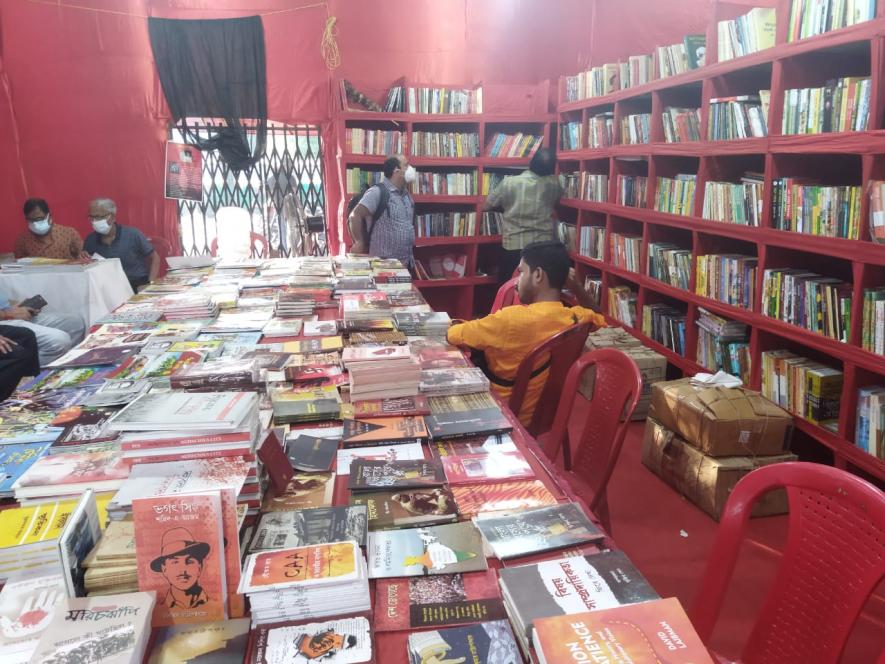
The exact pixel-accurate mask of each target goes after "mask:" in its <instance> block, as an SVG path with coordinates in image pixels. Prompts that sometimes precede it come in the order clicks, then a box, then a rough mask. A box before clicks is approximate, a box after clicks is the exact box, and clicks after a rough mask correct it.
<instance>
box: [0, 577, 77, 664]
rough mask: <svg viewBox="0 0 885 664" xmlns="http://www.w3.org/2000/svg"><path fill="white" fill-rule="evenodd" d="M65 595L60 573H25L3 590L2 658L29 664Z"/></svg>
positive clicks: (6, 663)
mask: <svg viewBox="0 0 885 664" xmlns="http://www.w3.org/2000/svg"><path fill="white" fill-rule="evenodd" d="M65 596H66V591H65V580H64V577H63V576H62V575H61V574H57V573H51V574H45V573H43V574H40V573H38V574H35V575H23V576H21V577H17V578H13V579H10V580H9V581H7V583H6V585H4V586H3V590H2V591H0V661H2V662H3V663H4V664H28V662H30V661H31V655H32V654H33V653H34V648H36V647H37V642H38V641H39V640H40V635H41V634H43V631H44V630H45V629H46V627H47V625H49V622H50V619H51V618H52V611H53V609H54V608H55V606H56V605H57V604H59V603H60V602H61V601H62V600H63V599H64V598H65Z"/></svg>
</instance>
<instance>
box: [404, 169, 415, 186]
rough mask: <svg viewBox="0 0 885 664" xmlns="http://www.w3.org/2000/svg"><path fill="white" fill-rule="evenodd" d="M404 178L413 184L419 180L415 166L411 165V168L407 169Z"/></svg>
mask: <svg viewBox="0 0 885 664" xmlns="http://www.w3.org/2000/svg"><path fill="white" fill-rule="evenodd" d="M403 177H404V178H405V180H406V182H408V183H409V184H412V183H413V182H414V181H415V180H417V179H418V171H416V170H415V167H414V166H411V165H409V167H408V168H406V172H405V173H404V174H403Z"/></svg>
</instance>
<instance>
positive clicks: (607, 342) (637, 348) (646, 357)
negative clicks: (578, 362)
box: [578, 327, 667, 421]
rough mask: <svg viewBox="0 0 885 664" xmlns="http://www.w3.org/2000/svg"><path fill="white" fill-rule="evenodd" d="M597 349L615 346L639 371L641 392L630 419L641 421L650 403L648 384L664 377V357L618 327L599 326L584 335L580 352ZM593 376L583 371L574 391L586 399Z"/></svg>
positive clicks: (590, 389) (593, 373) (665, 360)
mask: <svg viewBox="0 0 885 664" xmlns="http://www.w3.org/2000/svg"><path fill="white" fill-rule="evenodd" d="M599 348H615V349H617V350H620V351H623V352H625V353H626V354H627V355H629V356H630V357H631V358H633V361H634V362H636V366H637V367H639V373H641V374H642V395H641V396H640V398H639V403H638V404H637V405H636V410H635V411H633V417H632V418H631V419H633V420H634V421H636V420H644V419H645V418H646V416H647V415H648V409H649V405H650V404H651V386H652V385H653V384H654V383H657V382H660V381H662V380H664V379H665V378H666V377H667V358H665V357H664V356H663V355H660V354H659V353H656V352H655V351H653V350H652V349H650V348H646V347H645V346H643V345H642V343H641V342H640V341H639V339H637V338H636V337H634V336H633V335H632V334H630V333H628V332H625V331H624V330H623V329H621V328H620V327H603V328H601V329H599V330H596V331H595V332H591V333H590V335H589V336H588V337H587V343H586V344H585V345H584V351H585V352H586V351H591V350H597V349H599ZM595 379H596V374H595V371H594V370H592V369H591V370H590V371H587V372H586V373H585V374H584V376H583V378H582V380H581V385H580V386H579V387H578V391H579V392H580V393H581V394H582V395H584V397H586V398H587V399H591V398H592V397H593V384H594V382H595Z"/></svg>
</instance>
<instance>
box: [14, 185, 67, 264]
mask: <svg viewBox="0 0 885 664" xmlns="http://www.w3.org/2000/svg"><path fill="white" fill-rule="evenodd" d="M23 212H24V215H25V223H26V224H27V225H28V230H26V231H24V232H23V233H22V234H21V235H19V236H18V238H17V239H16V241H15V257H16V258H59V259H62V260H71V259H76V258H80V253H81V252H82V251H83V240H82V239H81V238H80V234H79V233H78V232H77V231H75V230H74V229H73V228H71V227H70V226H59V225H58V224H54V223H53V222H52V215H51V214H50V213H49V204H48V203H47V202H46V201H44V200H43V199H42V198H29V199H28V200H26V201H25V205H24V209H23Z"/></svg>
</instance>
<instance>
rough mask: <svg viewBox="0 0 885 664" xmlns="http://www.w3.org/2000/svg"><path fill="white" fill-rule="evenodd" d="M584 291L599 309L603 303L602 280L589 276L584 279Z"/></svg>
mask: <svg viewBox="0 0 885 664" xmlns="http://www.w3.org/2000/svg"><path fill="white" fill-rule="evenodd" d="M584 290H585V291H586V292H587V295H588V296H589V297H590V301H591V302H593V305H594V306H596V307H599V306H600V304H601V303H602V279H600V278H599V277H593V276H590V275H587V277H586V279H584Z"/></svg>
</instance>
